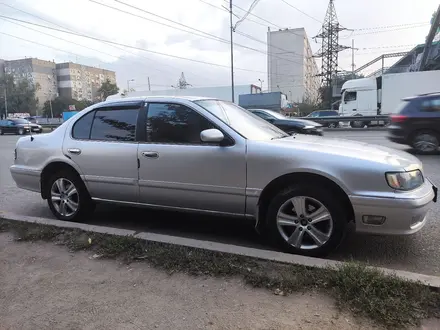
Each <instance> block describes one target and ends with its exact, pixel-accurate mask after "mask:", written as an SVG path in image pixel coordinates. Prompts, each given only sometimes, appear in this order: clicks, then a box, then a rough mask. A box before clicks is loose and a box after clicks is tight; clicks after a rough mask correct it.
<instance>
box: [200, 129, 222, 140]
mask: <svg viewBox="0 0 440 330" xmlns="http://www.w3.org/2000/svg"><path fill="white" fill-rule="evenodd" d="M224 138H225V136H224V135H223V133H222V132H220V131H219V130H218V129H216V128H211V129H205V130H204V131H202V132H201V133H200V140H202V142H208V143H220V142H222V141H223V139H224Z"/></svg>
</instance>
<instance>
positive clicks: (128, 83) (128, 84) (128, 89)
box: [127, 79, 134, 93]
mask: <svg viewBox="0 0 440 330" xmlns="http://www.w3.org/2000/svg"><path fill="white" fill-rule="evenodd" d="M130 81H134V79H129V80H127V93H129V92H130Z"/></svg>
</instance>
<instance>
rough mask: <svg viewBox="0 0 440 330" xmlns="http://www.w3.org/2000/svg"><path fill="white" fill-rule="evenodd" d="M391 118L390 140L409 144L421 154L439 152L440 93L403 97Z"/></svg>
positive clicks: (389, 127)
mask: <svg viewBox="0 0 440 330" xmlns="http://www.w3.org/2000/svg"><path fill="white" fill-rule="evenodd" d="M390 120H391V124H390V126H388V139H389V140H390V141H393V142H396V143H400V144H406V145H409V146H411V147H413V148H414V149H415V150H416V151H417V152H418V153H421V154H431V153H435V152H437V150H438V148H439V145H440V93H432V94H424V95H419V96H414V97H408V98H405V99H403V101H402V103H401V104H400V106H399V109H398V111H397V113H396V114H395V115H391V116H390Z"/></svg>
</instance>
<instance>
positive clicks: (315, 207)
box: [267, 185, 348, 256]
mask: <svg viewBox="0 0 440 330" xmlns="http://www.w3.org/2000/svg"><path fill="white" fill-rule="evenodd" d="M267 221H268V225H269V234H270V237H271V239H272V241H273V242H274V243H275V244H276V245H278V246H280V247H281V248H282V249H283V250H285V251H287V252H290V253H295V254H302V255H307V256H325V255H327V254H329V253H330V252H331V251H333V250H334V249H335V248H336V247H337V246H338V245H339V243H340V242H341V240H342V238H343V237H344V234H345V231H346V227H347V223H348V220H347V213H346V211H345V207H344V203H343V200H342V198H339V196H338V195H335V193H334V192H333V191H331V190H327V189H322V188H318V187H314V186H307V185H296V186H292V187H290V188H288V189H287V190H284V191H282V192H280V193H279V194H278V195H276V196H275V197H274V198H273V200H272V201H271V203H270V205H269V209H268V213H267Z"/></svg>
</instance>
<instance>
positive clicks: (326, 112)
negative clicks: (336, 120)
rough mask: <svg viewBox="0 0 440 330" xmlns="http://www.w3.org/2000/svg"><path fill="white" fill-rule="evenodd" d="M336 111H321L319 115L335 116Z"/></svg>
mask: <svg viewBox="0 0 440 330" xmlns="http://www.w3.org/2000/svg"><path fill="white" fill-rule="evenodd" d="M337 115H338V113H337V112H336V111H322V112H321V113H320V115H319V117H330V116H331V117H333V116H337Z"/></svg>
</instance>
